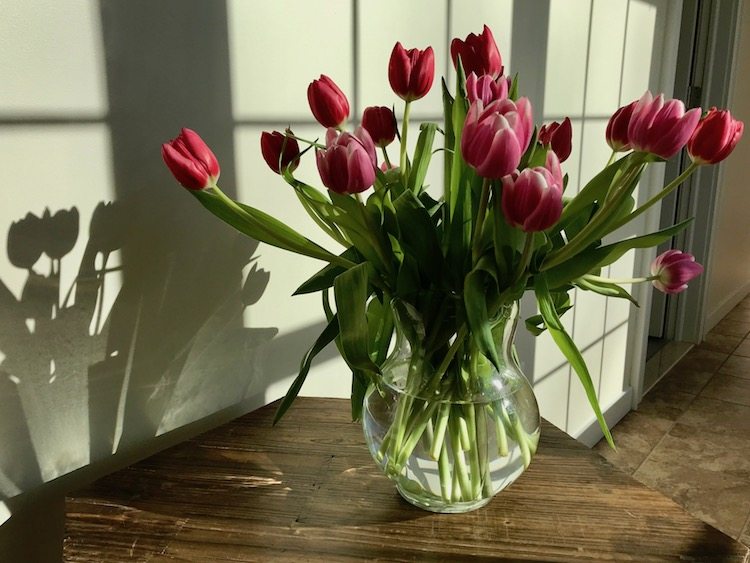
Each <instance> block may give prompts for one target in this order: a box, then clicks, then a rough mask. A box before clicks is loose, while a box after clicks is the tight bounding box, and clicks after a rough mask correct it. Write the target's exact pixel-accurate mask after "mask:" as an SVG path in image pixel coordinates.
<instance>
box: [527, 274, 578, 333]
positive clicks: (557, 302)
mask: <svg viewBox="0 0 750 563" xmlns="http://www.w3.org/2000/svg"><path fill="white" fill-rule="evenodd" d="M569 288H570V286H567V287H566V288H565V289H564V290H563V291H551V292H550V295H551V296H552V302H553V305H554V307H555V311H556V312H557V316H558V317H562V316H563V315H564V314H565V313H567V312H568V311H570V310H571V309H572V308H573V305H572V304H571V303H570V294H569V293H568V291H569ZM525 323H526V329H527V330H528V331H529V332H530V333H531V334H533V335H534V336H539V335H540V334H542V333H543V332H544V331H545V330H546V329H547V327H546V326H545V325H544V319H543V318H542V315H532V316H530V317H529V318H528V319H526V321H525Z"/></svg>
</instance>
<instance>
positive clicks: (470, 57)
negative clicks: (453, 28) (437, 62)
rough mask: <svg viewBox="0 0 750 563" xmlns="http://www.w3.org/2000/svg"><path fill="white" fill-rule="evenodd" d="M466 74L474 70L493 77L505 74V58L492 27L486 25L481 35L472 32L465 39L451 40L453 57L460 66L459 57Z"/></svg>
mask: <svg viewBox="0 0 750 563" xmlns="http://www.w3.org/2000/svg"><path fill="white" fill-rule="evenodd" d="M459 56H460V57H461V65H462V66H463V68H464V73H465V74H466V76H468V75H469V74H471V73H472V72H473V73H474V74H476V75H477V76H481V75H483V74H489V75H490V76H492V78H493V79H496V78H498V77H499V76H500V75H502V74H503V59H502V57H501V56H500V51H499V50H498V48H497V44H496V43H495V38H494V37H493V36H492V32H491V31H490V28H489V27H487V26H486V25H485V26H484V29H483V30H482V33H481V34H480V35H475V34H473V33H470V34H469V35H468V36H467V37H466V39H465V40H463V41H461V40H460V39H458V38H456V39H454V40H453V41H451V58H452V59H453V65H454V66H455V67H456V68H458V57H459Z"/></svg>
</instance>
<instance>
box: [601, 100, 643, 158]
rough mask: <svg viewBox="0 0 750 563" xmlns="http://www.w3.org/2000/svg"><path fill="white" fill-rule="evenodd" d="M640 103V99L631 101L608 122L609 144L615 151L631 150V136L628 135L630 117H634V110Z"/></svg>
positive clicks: (607, 134)
mask: <svg viewBox="0 0 750 563" xmlns="http://www.w3.org/2000/svg"><path fill="white" fill-rule="evenodd" d="M637 104H638V100H635V101H634V102H630V103H629V104H628V105H626V106H622V107H621V108H620V109H618V110H617V111H616V112H615V113H614V115H613V116H612V117H610V118H609V122H608V123H607V133H606V137H607V144H608V145H609V146H610V148H611V149H612V150H613V151H615V152H622V151H629V150H630V149H631V146H630V137H628V127H629V125H630V119H631V118H632V117H633V110H634V109H635V106H636V105H637Z"/></svg>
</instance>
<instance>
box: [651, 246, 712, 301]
mask: <svg viewBox="0 0 750 563" xmlns="http://www.w3.org/2000/svg"><path fill="white" fill-rule="evenodd" d="M701 272H703V266H701V265H700V264H698V262H696V261H695V257H693V255H692V254H688V253H687V252H682V251H680V250H667V251H666V252H664V253H662V254H660V255H659V256H657V257H656V258H655V259H654V261H653V262H651V275H652V276H653V279H652V281H651V283H653V284H654V287H655V288H656V289H658V290H659V291H662V292H664V293H679V292H681V291H683V290H684V289H687V282H689V281H690V280H692V279H693V278H695V277H697V276H699V275H700V274H701Z"/></svg>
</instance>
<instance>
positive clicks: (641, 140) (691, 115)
mask: <svg viewBox="0 0 750 563" xmlns="http://www.w3.org/2000/svg"><path fill="white" fill-rule="evenodd" d="M700 118H701V110H700V108H694V109H691V110H689V111H688V112H685V104H683V103H682V102H681V101H680V100H668V101H667V102H665V101H664V96H663V95H662V94H659V96H657V97H656V98H654V97H653V96H652V95H651V92H646V93H645V94H643V96H642V97H641V99H640V100H638V103H637V104H636V106H635V108H634V109H633V116H632V117H631V119H630V124H629V125H628V138H629V139H630V144H631V146H632V147H633V150H636V151H642V152H648V153H652V154H655V155H657V156H660V157H662V158H670V157H672V156H674V155H675V154H677V153H678V152H679V151H680V149H682V147H684V146H685V143H687V142H688V139H689V138H690V136H691V135H692V134H693V131H695V127H696V125H698V121H700Z"/></svg>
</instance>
